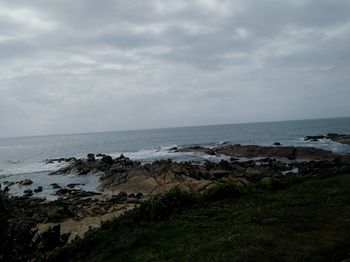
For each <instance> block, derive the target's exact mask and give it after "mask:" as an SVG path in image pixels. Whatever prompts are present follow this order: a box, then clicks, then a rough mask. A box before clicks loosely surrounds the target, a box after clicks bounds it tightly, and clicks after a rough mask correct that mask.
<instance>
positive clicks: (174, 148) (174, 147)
mask: <svg viewBox="0 0 350 262" xmlns="http://www.w3.org/2000/svg"><path fill="white" fill-rule="evenodd" d="M169 150H170V151H177V147H176V146H173V147H172V148H170V149H169Z"/></svg>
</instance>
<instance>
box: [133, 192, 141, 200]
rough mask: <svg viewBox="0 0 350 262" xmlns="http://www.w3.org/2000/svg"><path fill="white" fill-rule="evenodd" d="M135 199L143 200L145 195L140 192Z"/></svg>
mask: <svg viewBox="0 0 350 262" xmlns="http://www.w3.org/2000/svg"><path fill="white" fill-rule="evenodd" d="M135 197H136V198H138V199H140V198H143V194H142V193H141V192H139V193H137V194H136V196H135Z"/></svg>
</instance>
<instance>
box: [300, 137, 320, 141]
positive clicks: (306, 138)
mask: <svg viewBox="0 0 350 262" xmlns="http://www.w3.org/2000/svg"><path fill="white" fill-rule="evenodd" d="M323 138H325V136H306V137H305V138H304V140H305V141H318V140H320V139H323Z"/></svg>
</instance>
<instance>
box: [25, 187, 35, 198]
mask: <svg viewBox="0 0 350 262" xmlns="http://www.w3.org/2000/svg"><path fill="white" fill-rule="evenodd" d="M23 193H24V195H23V196H25V197H30V196H32V195H33V190H31V189H27V190H24V191H23Z"/></svg>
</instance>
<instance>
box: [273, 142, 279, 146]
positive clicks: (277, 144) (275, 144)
mask: <svg viewBox="0 0 350 262" xmlns="http://www.w3.org/2000/svg"><path fill="white" fill-rule="evenodd" d="M273 145H274V146H280V145H281V143H280V142H276V143H273Z"/></svg>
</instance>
